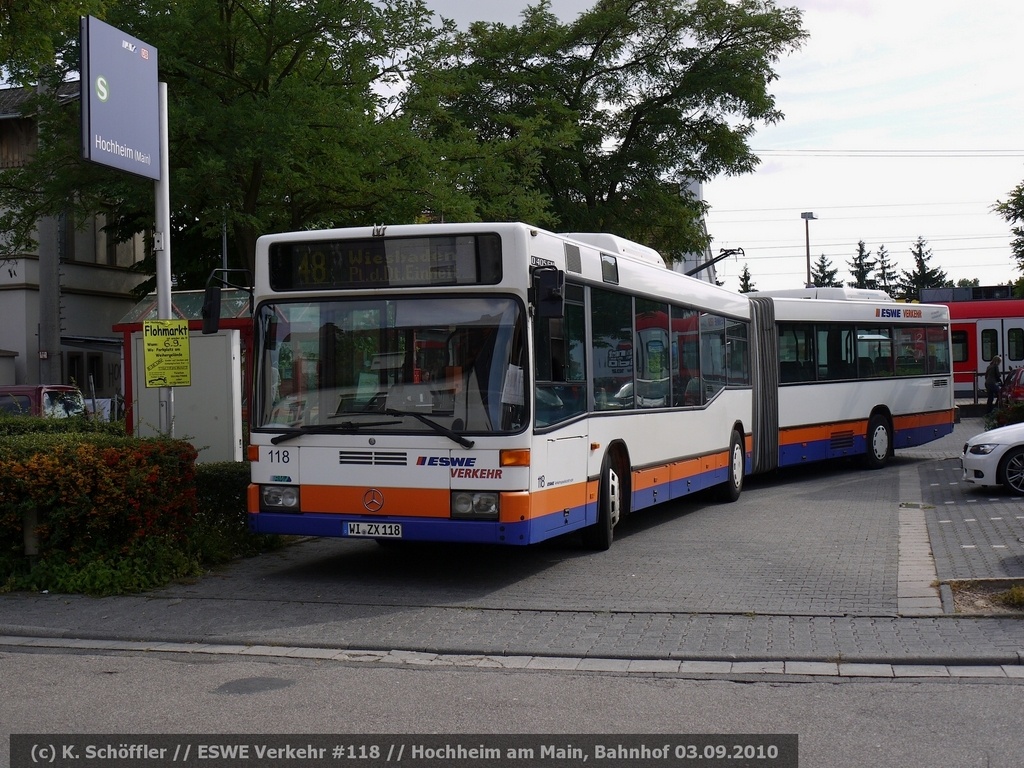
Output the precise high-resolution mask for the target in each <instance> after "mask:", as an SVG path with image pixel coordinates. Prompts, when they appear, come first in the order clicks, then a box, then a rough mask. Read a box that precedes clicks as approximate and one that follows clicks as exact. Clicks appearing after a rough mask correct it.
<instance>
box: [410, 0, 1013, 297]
mask: <svg viewBox="0 0 1024 768" xmlns="http://www.w3.org/2000/svg"><path fill="white" fill-rule="evenodd" d="M594 2H595V0H553V2H552V9H553V11H554V12H555V13H556V14H557V15H558V16H559V17H560V18H561V19H562V20H563V21H571V20H572V19H574V18H576V16H578V15H579V13H581V12H582V11H584V10H586V9H588V8H590V7H592V6H593V4H594ZM427 4H428V6H430V7H431V8H432V9H433V10H435V11H437V12H438V13H440V14H441V15H443V16H445V17H447V18H452V19H454V20H455V21H456V22H458V23H459V25H460V26H463V27H464V26H465V25H466V24H468V23H469V22H470V21H474V20H481V21H500V22H503V23H508V24H514V23H516V22H517V21H518V19H519V15H520V13H521V11H522V9H523V8H525V7H526V6H527V5H528V4H529V3H528V2H527V1H526V0H504V2H501V3H496V2H495V3H490V2H480V0H427ZM778 4H779V5H782V6H787V7H791V6H796V7H797V8H799V9H800V10H801V11H803V26H804V29H805V30H806V31H807V32H808V34H809V38H808V40H807V41H806V42H805V44H804V45H803V47H801V48H800V49H799V50H797V51H796V52H794V53H791V54H789V55H788V56H786V57H785V58H783V59H782V60H781V61H779V62H778V64H777V66H776V72H777V73H778V75H779V79H778V80H776V81H775V82H774V83H772V84H771V86H770V90H771V92H772V94H773V95H774V97H775V99H776V104H777V106H778V108H779V109H780V110H781V111H782V112H783V113H784V115H785V117H784V119H783V120H781V121H780V122H779V123H777V124H775V125H772V126H759V127H758V130H757V133H756V134H755V135H754V136H753V138H752V139H751V141H750V145H751V147H752V148H753V150H754V152H755V154H757V155H758V156H759V157H760V158H761V163H760V165H759V166H758V169H757V170H756V171H755V172H754V173H752V174H745V175H742V176H736V177H719V178H716V179H712V180H711V181H710V182H707V183H706V184H705V185H704V188H703V196H704V199H705V201H706V202H707V203H708V204H709V205H710V206H711V208H710V211H709V213H708V215H707V219H706V223H707V227H708V233H709V234H710V235H711V237H712V244H711V251H712V254H715V255H717V254H718V253H719V252H720V250H721V249H725V248H730V249H731V248H742V249H743V256H737V257H730V258H728V259H725V260H723V261H722V262H719V264H718V266H717V269H718V277H719V279H720V280H722V281H723V282H724V284H725V286H726V287H727V288H733V289H735V288H738V287H739V276H740V273H741V272H742V270H743V267H744V265H746V266H747V268H748V269H749V271H750V275H751V279H752V280H753V283H754V287H755V288H756V289H759V290H770V289H776V288H796V287H800V286H802V285H803V284H804V281H805V279H806V272H807V250H808V245H807V243H808V240H809V241H810V256H811V261H812V262H816V261H817V260H818V258H819V256H821V255H824V256H825V257H826V258H827V259H828V260H829V261H831V264H832V267H833V268H834V269H837V270H838V274H837V278H838V279H841V280H844V281H848V280H851V279H852V277H851V275H850V268H849V262H850V261H852V259H853V257H854V255H855V254H856V252H857V244H858V242H859V241H861V240H863V241H864V245H865V248H866V249H867V250H868V251H869V252H870V254H871V255H870V258H874V257H875V255H876V254H877V251H878V248H879V246H885V249H886V250H887V251H888V254H889V258H890V261H891V262H893V263H894V265H895V266H896V268H897V270H903V269H911V268H912V266H913V257H912V256H911V248H912V247H913V245H914V243H915V242H916V241H917V239H918V238H919V237H923V238H924V240H925V241H926V248H927V249H929V250H930V251H931V253H932V258H931V261H930V262H929V264H930V266H932V267H938V268H940V269H942V270H944V271H945V272H946V275H947V277H948V278H949V279H950V280H953V281H954V282H956V281H958V280H961V279H965V278H966V279H973V278H978V279H979V280H980V282H981V285H998V284H1005V283H1006V282H1007V281H1010V280H1016V279H1017V278H1019V277H1020V276H1021V273H1020V271H1019V270H1018V269H1017V265H1016V261H1015V260H1014V258H1013V255H1012V252H1011V250H1010V241H1011V234H1010V225H1009V224H1007V222H1006V221H1004V220H1003V219H1002V218H1001V217H999V216H998V215H997V214H995V213H994V212H993V211H992V208H993V206H994V205H995V204H996V203H997V202H998V201H1001V200H1006V199H1007V198H1008V197H1009V195H1010V193H1011V192H1012V190H1013V189H1014V188H1015V187H1016V186H1017V185H1019V184H1021V183H1022V182H1024V96H1022V91H1024V82H1022V73H1024V45H1022V44H1021V43H1020V41H1021V40H1024V10H1022V7H1021V6H1020V3H1019V0H972V1H970V2H969V1H968V0H795V1H793V2H779V3H778ZM804 212H810V213H813V214H814V215H815V217H816V218H815V219H814V220H811V221H809V222H808V221H805V220H804V219H802V218H801V213H804Z"/></svg>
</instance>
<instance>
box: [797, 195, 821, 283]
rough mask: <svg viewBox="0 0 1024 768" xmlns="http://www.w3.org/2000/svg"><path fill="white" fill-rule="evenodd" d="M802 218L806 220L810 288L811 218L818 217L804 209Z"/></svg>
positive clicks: (805, 237)
mask: <svg viewBox="0 0 1024 768" xmlns="http://www.w3.org/2000/svg"><path fill="white" fill-rule="evenodd" d="M800 218H801V219H803V220H804V241H805V243H806V245H807V287H808V288H810V287H811V285H812V283H811V219H817V218H818V217H817V216H815V215H814V214H813V213H812V212H811V211H804V212H803V213H801V214H800Z"/></svg>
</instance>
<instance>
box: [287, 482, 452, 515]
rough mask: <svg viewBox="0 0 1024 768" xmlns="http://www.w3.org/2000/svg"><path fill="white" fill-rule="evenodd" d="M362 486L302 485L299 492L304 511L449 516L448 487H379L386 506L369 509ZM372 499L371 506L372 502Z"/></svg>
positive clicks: (378, 489)
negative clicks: (364, 499) (365, 502)
mask: <svg viewBox="0 0 1024 768" xmlns="http://www.w3.org/2000/svg"><path fill="white" fill-rule="evenodd" d="M369 490H370V489H368V488H362V487H358V488H356V487H351V486H349V487H345V486H336V485H303V486H301V488H300V490H299V493H300V499H301V502H302V511H303V512H335V513H339V514H347V515H381V516H387V515H393V516H399V515H400V516H402V517H449V516H450V514H451V491H449V490H448V489H447V488H387V487H379V488H376V489H375V490H377V491H379V492H380V495H381V497H382V498H383V506H381V507H380V508H379V509H373V508H372V507H371V508H367V506H366V505H365V504H364V501H363V497H364V496H365V494H366V493H367V492H368V491H369ZM373 501H374V500H373V499H371V500H370V503H371V504H372V503H373Z"/></svg>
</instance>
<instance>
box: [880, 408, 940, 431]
mask: <svg viewBox="0 0 1024 768" xmlns="http://www.w3.org/2000/svg"><path fill="white" fill-rule="evenodd" d="M893 421H894V422H895V424H894V425H893V428H894V429H915V428H919V427H936V426H939V425H942V424H952V423H953V412H952V411H936V412H934V413H914V414H911V415H909V416H897V417H895V418H894V419H893Z"/></svg>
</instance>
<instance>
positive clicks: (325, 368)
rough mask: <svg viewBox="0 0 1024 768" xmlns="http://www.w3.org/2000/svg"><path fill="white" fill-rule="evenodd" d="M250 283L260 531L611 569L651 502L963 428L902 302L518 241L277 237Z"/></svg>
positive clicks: (646, 253)
mask: <svg viewBox="0 0 1024 768" xmlns="http://www.w3.org/2000/svg"><path fill="white" fill-rule="evenodd" d="M256 265H257V266H256V275H255V289H254V306H255V309H254V323H255V333H254V349H253V353H252V358H253V359H252V362H253V364H254V366H255V371H254V376H253V391H252V392H251V397H250V427H251V430H250V441H251V442H250V448H249V456H250V459H251V460H252V485H251V486H250V492H249V518H250V525H251V527H252V529H253V530H255V531H259V532H266V533H282V534H304V535H315V536H344V537H364V538H371V539H378V540H382V541H383V540H393V539H402V540H421V541H422V540H427V541H465V542H493V543H503V544H532V543H536V542H539V541H543V540H545V539H548V538H551V537H554V536H560V535H563V534H567V533H570V532H574V531H578V532H580V533H581V535H582V536H583V540H584V542H585V544H586V545H587V546H589V547H591V548H594V549H606V548H607V547H608V546H610V544H611V542H612V538H613V532H614V528H615V526H616V524H617V523H618V521H619V520H620V519H621V517H622V516H623V515H626V514H629V513H632V512H636V511H639V510H642V509H644V508H646V507H649V506H652V505H654V504H658V503H661V502H664V501H668V500H670V499H678V498H681V497H683V496H685V495H687V494H690V493H694V492H696V491H701V490H704V489H709V488H713V489H715V492H716V493H717V494H718V495H719V496H720V497H721V498H722V499H724V500H735V499H736V498H738V496H739V495H740V493H741V491H742V488H743V481H744V477H745V476H746V475H748V474H751V473H752V472H755V471H763V470H765V469H769V468H772V467H775V466H779V465H786V464H793V463H799V461H804V460H807V461H810V460H815V459H822V458H828V457H831V456H838V455H852V454H855V453H865V454H867V455H868V456H869V463H871V464H873V465H875V466H879V465H881V464H882V463H884V461H885V460H886V459H887V458H888V456H889V455H890V453H891V451H892V448H893V446H894V445H913V444H918V443H920V442H925V441H926V440H928V439H934V438H935V437H939V436H941V435H942V434H946V433H948V431H949V429H951V428H952V399H951V398H952V394H951V393H952V387H951V386H949V384H950V374H949V371H948V361H949V335H948V334H949V329H948V315H941V313H939V314H937V313H935V312H933V311H932V310H931V309H928V310H922V313H923V314H922V315H921V316H920V317H909V316H900V315H899V314H898V313H897V312H896V310H895V309H894V308H897V307H899V306H901V305H897V304H895V303H894V302H892V301H891V300H888V299H887V297H886V300H884V301H883V300H877V301H860V302H853V301H849V302H820V301H814V300H787V299H782V298H778V299H776V298H773V297H760V298H755V299H750V298H748V297H747V296H744V295H742V294H737V293H733V292H731V291H727V290H724V289H722V288H719V287H717V286H713V285H710V284H708V283H705V282H702V281H699V280H697V279H694V278H691V277H686V276H684V275H681V274H679V273H676V272H674V271H672V270H671V269H668V268H667V267H666V265H665V262H664V261H663V260H662V258H661V257H660V256H659V255H658V254H657V253H656V252H655V251H653V250H651V249H649V248H646V247H644V246H642V245H639V244H637V243H632V242H629V241H626V240H623V239H621V238H617V237H614V236H611V235H605V234H583V233H575V234H568V235H559V234H554V233H551V232H545V231H543V230H540V229H537V228H535V227H531V226H528V225H525V224H516V223H502V224H479V223H478V224H433V225H405V226H394V227H374V228H357V229H347V230H324V231H314V232H293V233H285V234H275V235H268V236H264V237H262V238H260V239H259V241H258V244H257V253H256ZM208 304H209V306H211V307H215V306H216V302H212V301H211V302H208ZM837 306H841V307H848V308H849V310H848V311H847V310H845V309H844V310H839V309H838V308H837ZM854 307H856V309H853V308H854ZM815 308H817V309H815ZM939 309H940V310H941V308H939ZM842 312H846V314H842ZM918 350H920V351H921V352H922V353H923V354H924V357H925V360H924V362H922V363H920V365H919V366H918V367H914V368H910V367H905V366H903V365H902V363H903V361H902V357H903V356H904V353H916V352H917V351H918ZM869 355H870V356H871V357H872V361H873V362H874V361H875V360H881V359H885V358H886V357H888V359H889V360H891V361H892V371H891V372H889V373H888V374H886V373H883V372H881V371H880V372H879V373H878V375H877V377H875V374H874V373H871V374H869V373H868V372H867V370H866V369H863V368H857V367H856V366H857V364H858V362H859V360H860V358H861V357H865V358H866V357H868V356H869ZM932 357H934V358H935V359H936V361H932V360H930V358H932ZM939 360H944V361H945V364H946V371H945V372H943V371H942V366H941V364H940V363H939V362H937V361H939ZM780 361H781V362H780ZM850 361H852V363H853V365H854V367H853V368H852V369H847V368H844V367H842V365H841V364H848V363H849V362H850ZM789 362H799V363H800V365H801V366H804V365H808V366H809V369H808V372H806V373H801V377H803V376H810V377H811V378H808V379H804V378H801V379H800V380H799V381H791V380H790V373H789V367H788V366H787V365H785V364H786V363H789ZM908 365H909V364H908ZM915 365H916V363H915ZM780 375H781V378H782V380H781V381H780ZM857 392H860V393H861V394H860V395H854V394H851V393H857ZM801 400H802V402H801ZM840 401H841V402H840ZM869 446H870V448H871V450H870V451H869V450H868V448H869ZM794 450H795V451H796V453H794V452H793V451H794ZM798 455H799V457H800V458H799V459H798V458H797V456H798Z"/></svg>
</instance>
